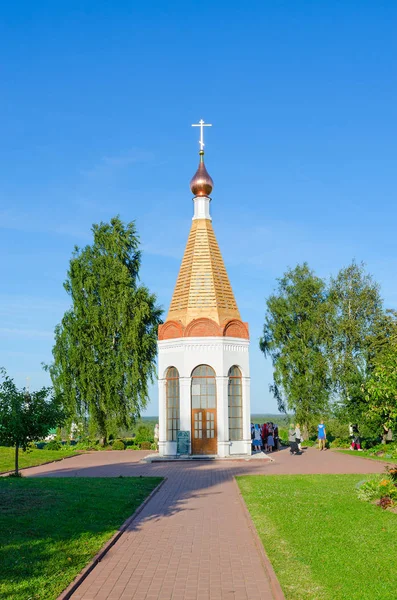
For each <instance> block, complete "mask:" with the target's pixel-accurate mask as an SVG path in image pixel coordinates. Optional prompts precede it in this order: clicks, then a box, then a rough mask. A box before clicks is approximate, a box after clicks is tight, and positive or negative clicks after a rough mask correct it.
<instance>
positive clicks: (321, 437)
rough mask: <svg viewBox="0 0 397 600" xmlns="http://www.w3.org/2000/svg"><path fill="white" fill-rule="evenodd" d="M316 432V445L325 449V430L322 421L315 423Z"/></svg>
mask: <svg viewBox="0 0 397 600" xmlns="http://www.w3.org/2000/svg"><path fill="white" fill-rule="evenodd" d="M317 432H318V447H319V449H320V450H325V442H326V439H327V432H326V431H325V425H324V421H321V423H320V425H317Z"/></svg>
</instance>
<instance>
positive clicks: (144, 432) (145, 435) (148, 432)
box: [135, 425, 154, 444]
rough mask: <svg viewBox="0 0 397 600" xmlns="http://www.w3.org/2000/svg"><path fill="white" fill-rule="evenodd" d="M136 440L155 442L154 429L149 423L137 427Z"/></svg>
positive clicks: (138, 441)
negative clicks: (148, 425)
mask: <svg viewBox="0 0 397 600" xmlns="http://www.w3.org/2000/svg"><path fill="white" fill-rule="evenodd" d="M135 442H137V443H140V442H150V443H151V444H152V443H153V442H154V431H153V430H152V429H151V428H150V427H147V425H140V426H139V427H138V429H137V432H136V436H135Z"/></svg>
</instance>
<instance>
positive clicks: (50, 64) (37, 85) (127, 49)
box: [0, 0, 397, 414]
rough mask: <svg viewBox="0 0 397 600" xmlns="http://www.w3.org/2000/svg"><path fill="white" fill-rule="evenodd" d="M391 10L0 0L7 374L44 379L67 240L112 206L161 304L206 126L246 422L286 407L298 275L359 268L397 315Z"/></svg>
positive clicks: (178, 253)
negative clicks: (272, 339)
mask: <svg viewBox="0 0 397 600" xmlns="http://www.w3.org/2000/svg"><path fill="white" fill-rule="evenodd" d="M396 18H397V4H396V3H395V2H393V1H390V2H387V1H386V2H376V3H375V2H372V1H370V2H369V1H368V2H365V1H355V2H353V1H349V0H347V1H343V2H342V1H335V0H333V1H332V2H326V1H323V2H315V1H312V2H308V1H302V0H301V1H299V2H296V1H292V0H291V1H288V0H285V1H281V0H280V1H276V0H275V1H272V2H263V1H262V2H248V3H241V2H239V3H237V2H228V3H226V2H223V1H222V2H221V1H218V2H209V1H206V0H204V1H201V2H172V3H168V4H166V3H164V2H161V3H160V2H146V3H137V2H131V1H130V2H126V1H122V0H119V1H118V2H113V3H112V2H105V1H101V0H96V1H95V2H93V1H86V2H84V1H79V2H73V1H71V0H69V1H68V2H61V1H60V2H56V3H54V2H44V1H38V2H34V3H32V2H27V1H25V2H24V1H23V0H21V1H20V2H18V3H8V6H2V8H1V9H0V55H1V57H2V59H1V63H0V164H1V177H0V252H1V263H0V365H3V366H5V367H6V368H7V370H8V372H9V374H10V375H11V376H13V377H14V378H15V380H16V381H17V383H18V384H19V385H21V386H22V385H24V384H25V383H26V377H29V378H30V385H31V386H32V387H38V386H40V385H43V384H46V383H48V379H47V375H46V374H45V373H44V372H43V371H42V369H41V363H42V362H43V361H44V362H48V361H50V360H51V348H52V343H53V330H54V326H55V325H56V324H57V323H58V322H59V321H60V320H61V318H62V315H63V312H64V310H65V309H66V308H67V307H68V305H69V301H68V297H67V296H66V294H65V292H64V290H63V287H62V283H63V281H64V279H65V274H66V270H67V267H68V261H69V259H70V256H71V253H72V250H73V247H74V245H76V244H77V245H79V246H82V245H85V244H86V243H89V242H90V227H91V224H92V223H94V222H99V221H101V220H108V219H110V218H111V217H112V216H113V215H115V214H118V213H119V214H120V215H121V217H122V218H123V219H124V220H126V221H127V220H133V219H136V221H137V226H138V229H139V232H140V235H141V240H142V247H143V251H144V254H143V265H142V280H143V281H144V282H145V283H146V284H147V285H148V286H149V287H150V288H151V289H152V290H153V291H155V292H156V293H157V294H158V298H159V302H160V303H161V304H162V305H163V307H164V308H165V309H168V305H169V302H170V298H171V295H172V291H173V286H174V284H175V281H176V277H177V273H178V269H179V264H180V260H181V258H182V254H183V251H184V246H185V243H186V240H187V236H188V232H189V228H190V222H191V216H192V202H191V193H190V190H189V181H190V178H191V176H192V175H193V173H194V172H195V169H196V167H197V162H198V156H197V151H198V144H197V137H198V132H197V129H193V128H191V127H190V125H191V123H194V122H197V121H198V120H199V119H200V118H203V119H204V120H206V121H207V122H211V123H213V127H212V128H211V130H210V131H209V132H208V130H207V136H206V151H207V152H206V164H207V168H208V170H209V172H210V174H211V176H212V177H213V179H214V182H215V187H214V191H213V202H212V216H213V224H214V228H215V232H216V235H217V238H218V242H219V244H220V247H221V251H222V253H223V257H224V260H225V263H226V266H227V269H228V272H229V276H230V279H231V283H232V286H233V289H234V292H235V295H236V298H237V302H238V305H239V308H240V312H241V313H242V317H243V319H244V320H247V321H248V322H249V324H250V331H251V341H252V346H251V376H252V411H253V412H264V411H273V410H274V409H275V403H274V401H273V400H272V398H271V397H270V395H269V392H268V384H269V382H270V381H271V366H270V365H269V364H268V363H267V362H265V361H264V359H263V356H262V355H261V353H260V351H259V350H258V340H259V337H260V335H261V329H262V325H263V320H264V312H265V299H266V297H267V296H268V295H269V294H270V293H271V292H272V290H273V289H274V287H275V283H276V278H277V277H279V276H281V275H282V273H283V272H284V271H285V270H286V268H287V267H288V266H295V264H296V263H297V262H302V261H304V260H306V261H308V263H309V264H310V266H311V267H312V268H313V269H314V270H315V271H316V272H317V273H318V274H319V275H321V276H328V275H329V274H331V273H334V274H335V273H336V272H337V270H338V269H339V268H341V267H343V266H345V265H347V264H348V263H349V262H350V261H351V259H353V258H355V259H356V260H358V261H361V260H363V261H365V262H366V264H367V268H368V270H369V271H370V272H371V273H372V274H373V275H374V277H375V278H376V279H377V280H378V281H379V283H380V284H381V286H382V293H383V296H384V298H385V302H386V305H387V306H388V307H393V308H397V283H396V263H397V252H396V250H397V236H396V234H395V221H396V216H397V210H396V173H397V170H396V156H397V141H396V140H397V125H396V106H397V75H396V73H397V71H396V68H395V67H396V58H397V37H396V35H395V24H396ZM147 413H148V414H156V413H157V405H156V390H155V388H154V389H153V393H152V402H151V403H150V405H149V407H148V411H147Z"/></svg>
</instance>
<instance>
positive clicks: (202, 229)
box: [158, 121, 251, 457]
mask: <svg viewBox="0 0 397 600" xmlns="http://www.w3.org/2000/svg"><path fill="white" fill-rule="evenodd" d="M200 126H201V142H200V143H201V150H200V153H199V155H200V162H199V167H198V169H197V172H196V174H195V175H194V177H193V179H192V180H191V182H190V189H191V190H192V193H193V194H194V198H193V201H194V215H193V222H192V226H191V229H190V234H189V238H188V241H187V245H186V249H185V254H184V256H183V260H182V264H181V267H180V271H179V275H178V279H177V282H176V286H175V290H174V294H173V297H172V301H171V306H170V309H169V311H168V315H167V319H166V321H165V323H164V324H163V325H160V327H159V333H158V356H159V362H158V367H159V371H158V372H159V453H160V454H161V455H163V456H176V454H177V439H178V432H179V431H182V432H189V434H190V435H189V437H190V446H189V453H190V454H193V455H203V454H205V455H214V456H221V457H227V456H230V455H247V454H251V430H250V376H249V352H248V350H249V331H248V324H247V323H244V322H243V321H242V320H241V317H240V313H239V310H238V307H237V304H236V300H235V298H234V294H233V290H232V287H231V285H230V282H229V278H228V275H227V271H226V268H225V265H224V262H223V259H222V255H221V252H220V250H219V246H218V243H217V241H216V238H215V233H214V230H213V228H212V219H211V216H210V202H211V198H210V194H211V191H212V188H213V181H212V179H211V177H210V176H209V174H208V172H207V169H206V167H205V164H204V150H203V146H204V144H203V140H202V132H203V122H202V121H201V122H200ZM225 210H227V207H225ZM236 218H238V215H236ZM185 435H187V434H185Z"/></svg>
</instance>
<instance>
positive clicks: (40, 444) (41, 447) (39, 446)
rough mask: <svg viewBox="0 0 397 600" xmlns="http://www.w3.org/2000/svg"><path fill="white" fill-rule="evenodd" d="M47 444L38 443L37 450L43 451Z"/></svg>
mask: <svg viewBox="0 0 397 600" xmlns="http://www.w3.org/2000/svg"><path fill="white" fill-rule="evenodd" d="M45 446H46V443H45V442H36V448H37V449H38V450H43V448H45Z"/></svg>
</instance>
